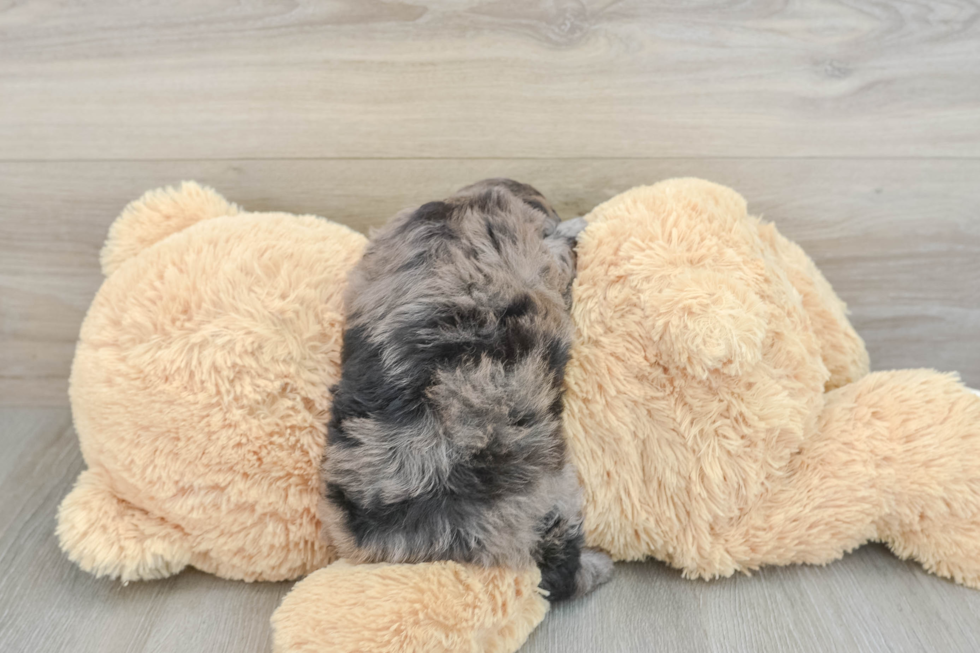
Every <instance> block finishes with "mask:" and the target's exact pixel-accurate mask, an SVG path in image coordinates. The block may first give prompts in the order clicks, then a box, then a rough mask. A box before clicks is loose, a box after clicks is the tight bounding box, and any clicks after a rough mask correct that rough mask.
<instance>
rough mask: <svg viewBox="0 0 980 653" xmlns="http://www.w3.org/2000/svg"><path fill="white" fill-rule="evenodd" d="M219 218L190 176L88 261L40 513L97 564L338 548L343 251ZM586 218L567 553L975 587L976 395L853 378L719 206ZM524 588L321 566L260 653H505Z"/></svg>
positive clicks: (613, 206)
mask: <svg viewBox="0 0 980 653" xmlns="http://www.w3.org/2000/svg"><path fill="white" fill-rule="evenodd" d="M168 197H170V198H171V199H172V200H173V201H168V199H167V198H168ZM151 199H152V201H151ZM231 206H232V205H230V204H228V203H227V202H225V201H224V200H222V199H221V198H220V197H219V196H217V195H216V194H214V193H213V192H211V191H206V190H203V189H197V188H195V187H193V186H185V187H183V188H181V189H179V190H169V191H166V192H164V193H162V194H154V195H149V196H148V199H147V200H146V201H144V202H142V203H136V204H134V205H133V206H132V207H130V208H131V209H132V210H131V211H130V210H128V211H127V212H126V213H125V214H124V216H123V217H121V218H120V220H119V221H117V223H116V225H114V227H113V231H112V236H111V237H110V241H109V242H108V243H107V245H106V250H105V253H104V255H103V262H104V264H105V265H106V266H107V267H106V270H107V272H108V273H109V276H108V278H107V279H106V281H105V283H104V284H103V288H102V289H101V290H100V291H99V294H98V296H97V297H96V299H95V301H94V302H93V304H92V308H91V309H90V311H89V314H88V316H87V317H86V320H85V324H84V325H83V328H82V334H81V338H80V341H79V346H78V351H77V354H76V359H75V363H74V366H73V373H72V386H71V388H72V389H71V399H72V408H73V412H74V416H75V423H76V427H77V430H78V433H79V439H80V440H81V443H82V450H83V454H84V455H85V459H86V462H87V463H88V465H89V469H88V470H86V471H85V472H83V473H82V476H81V477H80V478H79V481H78V483H77V485H76V487H75V489H74V490H73V491H72V492H71V494H69V495H68V497H66V499H65V501H64V502H63V504H62V507H61V510H60V513H59V524H58V535H59V538H60V540H61V544H62V546H63V548H64V549H65V550H66V552H67V554H68V555H69V557H71V559H73V560H75V561H77V562H78V563H79V564H80V565H81V566H82V567H83V568H85V569H87V570H89V571H92V572H94V573H99V574H105V575H109V576H113V577H117V578H121V579H123V580H132V579H138V578H139V579H148V578H157V577H161V576H164V575H168V574H171V573H176V572H177V571H178V570H179V569H181V568H183V567H184V566H185V565H188V564H191V565H194V566H197V567H199V568H202V569H205V570H207V571H211V572H213V573H216V574H219V575H223V576H226V577H230V578H249V579H256V578H269V579H272V578H285V577H298V576H300V575H302V574H305V573H308V572H310V571H311V570H313V569H315V568H317V567H319V566H321V565H323V564H326V563H328V562H329V561H330V560H331V559H332V557H333V552H332V550H331V548H330V546H329V544H328V543H326V542H324V541H322V540H321V539H319V538H318V537H317V531H318V530H319V529H320V526H321V524H320V521H319V519H318V518H317V501H318V500H319V498H320V496H321V493H322V489H323V488H321V487H320V481H319V463H320V461H321V458H322V456H323V447H324V439H325V437H324V436H325V433H324V426H325V423H326V421H327V420H328V419H329V397H330V395H329V392H328V389H329V388H330V387H331V386H332V385H333V384H335V383H336V382H337V381H338V380H339V378H340V343H341V333H342V328H343V324H342V318H341V310H342V301H341V296H342V293H343V290H344V285H345V279H346V275H347V272H348V271H349V270H350V269H351V268H352V267H353V266H354V265H355V263H356V262H357V259H358V257H359V255H360V253H361V250H362V249H363V247H364V245H365V239H364V238H363V237H362V236H359V235H357V234H354V233H353V232H350V231H349V230H347V229H345V228H343V227H339V226H337V225H333V224H331V223H329V222H327V221H324V220H317V219H313V218H301V219H297V218H296V217H295V216H285V215H254V214H247V213H245V214H242V213H239V214H238V215H234V216H231V215H224V216H219V215H216V214H219V213H224V212H226V211H231V209H230V208H221V207H231ZM215 207H217V208H215ZM234 211H238V210H237V209H235V210H234ZM587 217H588V221H589V226H588V227H587V228H586V229H585V231H584V232H583V233H582V235H581V237H580V238H579V244H578V248H577V250H578V272H577V274H578V276H577V279H576V281H575V283H574V284H573V297H574V302H573V308H572V322H573V324H574V327H575V330H576V336H575V339H574V341H575V344H574V345H573V347H572V350H571V360H570V362H569V364H568V366H567V368H566V384H565V385H566V394H565V411H564V422H565V431H566V436H567V438H568V448H569V454H570V456H571V458H572V460H573V461H574V462H575V463H576V465H577V466H578V469H579V473H580V475H581V480H582V482H583V486H584V499H585V504H584V511H585V534H586V540H587V542H588V543H591V544H592V545H593V546H599V547H601V548H603V549H606V550H608V551H610V552H611V553H613V554H614V555H615V557H618V558H621V559H637V558H643V557H647V556H653V557H657V558H660V559H663V560H666V561H667V562H669V563H670V564H673V565H675V566H677V567H679V568H681V569H683V570H684V572H685V574H687V575H688V576H694V577H705V578H707V577H713V576H717V575H725V574H730V573H733V572H735V571H749V570H751V569H754V568H756V567H758V566H760V565H763V564H788V563H794V562H810V563H824V562H827V561H829V560H833V559H835V558H836V557H839V556H840V555H841V554H842V553H843V552H844V551H847V550H849V549H851V548H853V547H855V546H858V545H860V544H861V543H862V542H865V541H868V540H881V541H884V542H887V543H888V545H889V546H890V547H891V548H892V550H894V551H895V552H896V553H897V554H898V555H900V556H903V557H912V558H914V559H916V560H919V561H920V562H921V563H922V564H923V565H924V566H925V567H926V568H927V569H929V570H931V571H933V572H934V573H936V574H939V575H942V576H946V577H949V578H952V579H954V580H956V581H957V582H961V583H964V584H967V585H970V586H973V587H980V550H978V546H980V481H978V480H977V479H978V477H977V474H976V469H977V468H978V466H980V398H978V397H977V396H975V395H973V394H971V393H969V392H968V391H967V390H966V389H965V388H963V386H962V385H960V384H959V383H958V382H957V381H956V379H955V378H953V377H951V376H948V375H943V374H939V373H936V372H932V371H927V370H913V371H898V372H879V373H875V374H867V355H866V353H865V351H864V347H863V344H862V343H861V341H860V338H858V337H857V335H856V334H855V333H854V331H853V329H852V328H851V327H850V325H849V324H848V323H847V320H846V317H845V313H844V307H843V304H841V302H840V301H839V300H838V299H837V298H836V297H835V296H834V295H833V292H832V290H831V289H830V286H829V285H828V284H827V283H826V281H825V280H824V279H823V278H822V277H821V276H820V275H819V272H818V271H817V270H816V268H815V267H814V266H813V264H812V262H810V260H809V259H808V258H807V257H806V255H805V254H803V252H802V251H801V250H800V249H799V248H798V247H796V246H795V245H793V244H792V243H789V242H788V241H786V240H785V239H783V238H782V237H780V236H779V235H778V234H777V233H776V230H775V229H774V228H773V227H772V226H770V225H765V224H763V223H761V222H759V221H758V220H756V219H754V218H751V217H750V216H748V215H747V213H746V209H745V203H744V201H743V200H742V199H741V198H740V197H739V196H738V195H737V194H736V193H734V192H733V191H731V190H728V189H726V188H723V187H720V186H717V185H714V184H710V183H708V182H703V181H698V180H671V181H668V182H663V183H661V184H657V185H655V186H652V187H642V188H637V189H633V190H631V191H628V192H626V193H623V194H622V195H619V196H617V197H616V198H613V199H612V200H610V201H609V202H607V203H605V204H603V205H602V206H600V207H597V208H596V210H595V211H593V213H592V214H590V215H589V216H587ZM161 221H163V222H164V223H166V225H160V224H159V223H160V222H161ZM325 253H326V254H325ZM532 573H533V575H529V574H532ZM491 580H492V581H493V582H494V583H498V584H496V585H494V584H492V583H491ZM538 582H539V581H538V577H537V572H536V571H535V570H534V569H533V567H532V568H530V569H529V570H524V571H522V572H514V571H510V570H505V569H497V570H490V571H488V570H485V569H481V568H479V567H476V566H471V565H459V564H456V563H432V564H423V565H379V566H373V565H372V566H370V567H366V568H362V567H361V566H356V565H340V566H336V565H331V566H329V567H327V568H326V569H324V570H321V571H319V572H317V573H315V574H313V575H312V576H310V577H309V578H308V579H306V580H305V581H303V582H301V583H299V584H298V585H297V586H296V587H295V589H294V590H293V592H292V593H291V594H290V596H289V597H287V599H286V600H285V601H284V602H283V605H282V607H281V608H280V609H279V611H278V612H277V614H276V617H275V625H276V643H277V647H278V650H279V651H280V652H283V651H323V650H329V651H340V652H342V653H343V652H351V653H352V652H354V651H369V650H372V648H371V647H374V650H381V651H384V650H400V651H405V652H408V653H411V652H414V651H417V652H420V653H421V652H423V651H432V650H440V649H438V646H440V645H441V644H443V643H444V644H445V646H444V648H443V649H441V650H462V651H473V652H474V653H476V652H480V651H514V650H516V649H517V648H518V647H519V645H520V644H521V643H522V642H523V641H524V639H525V638H526V637H527V635H528V633H529V632H530V631H531V629H532V628H533V627H534V626H535V625H536V624H537V622H538V621H540V619H541V618H542V616H543V614H544V612H545V610H546V609H547V602H546V601H545V600H544V598H543V597H542V596H541V595H539V594H538V593H537V592H536V591H534V588H535V587H536V585H537V583H538ZM368 587H370V593H369V594H364V593H362V591H364V590H366V589H367V588H368ZM518 587H520V588H521V589H520V592H519V593H518V591H517V589H516V588H518ZM488 588H489V589H488ZM430 589H431V592H430ZM443 596H445V597H446V598H447V599H448V603H443V602H441V601H439V600H437V599H439V598H440V597H443ZM487 596H492V597H493V598H492V600H490V601H489V602H488V603H483V602H481V601H482V599H483V598H486V597H487ZM365 597H367V598H365ZM423 597H427V598H423ZM596 598H597V599H600V598H601V590H600V593H599V594H598V595H597V597H596ZM429 605H433V606H438V610H434V611H433V610H429V609H428V608H427V606H429ZM321 607H322V609H321ZM457 607H460V608H462V609H459V610H457V609H456V608H457ZM399 624H405V628H404V631H402V632H401V633H400V634H399V633H398V632H397V629H398V627H399ZM399 638H400V639H399ZM384 646H388V648H387V649H385V648H383V647H384ZM467 647H468V648H467Z"/></svg>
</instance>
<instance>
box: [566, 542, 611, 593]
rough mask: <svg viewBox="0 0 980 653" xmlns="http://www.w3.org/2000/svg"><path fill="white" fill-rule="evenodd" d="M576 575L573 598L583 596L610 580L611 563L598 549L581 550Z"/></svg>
mask: <svg viewBox="0 0 980 653" xmlns="http://www.w3.org/2000/svg"><path fill="white" fill-rule="evenodd" d="M580 565H581V566H580V567H579V570H578V574H576V576H575V596H576V597H578V596H585V595H586V594H588V593H589V592H591V591H592V590H594V589H595V588H597V587H599V586H600V585H602V584H603V583H605V582H607V581H608V580H609V579H610V578H612V573H613V561H612V558H610V557H609V556H608V555H606V554H605V553H603V552H602V551H599V550H598V549H582V558H581V562H580Z"/></svg>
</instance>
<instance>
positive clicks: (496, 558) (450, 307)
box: [324, 179, 612, 601]
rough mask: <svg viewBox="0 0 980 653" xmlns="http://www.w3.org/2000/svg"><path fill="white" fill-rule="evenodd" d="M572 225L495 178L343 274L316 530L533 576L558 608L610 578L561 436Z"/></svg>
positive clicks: (440, 207)
mask: <svg viewBox="0 0 980 653" xmlns="http://www.w3.org/2000/svg"><path fill="white" fill-rule="evenodd" d="M582 227H584V222H583V221H581V220H572V221H569V222H565V223H560V222H559V218H558V216H557V214H556V213H555V212H554V210H553V209H552V208H551V206H550V205H549V204H548V202H547V201H546V200H545V199H544V197H542V196H541V194H540V193H538V192H537V191H536V190H535V189H533V188H532V187H530V186H526V185H524V184H519V183H517V182H514V181H511V180H506V179H491V180H486V181H483V182H479V183H477V184H474V185H473V186H469V187H466V188H464V189H462V190H461V191H459V193H457V194H456V195H454V196H452V197H450V198H449V199H447V200H445V201H442V202H430V203H428V204H425V205H423V206H421V207H419V208H418V209H416V210H414V211H406V212H402V213H400V214H398V215H396V216H395V217H394V218H393V219H392V220H391V222H390V223H389V224H388V225H387V226H386V227H385V228H383V229H382V230H381V231H380V232H378V233H377V234H376V235H375V236H374V238H373V240H372V242H371V243H370V245H369V246H368V248H367V251H366V252H365V254H364V257H363V259H362V260H361V262H360V263H359V264H358V266H357V267H356V268H355V270H354V271H353V272H352V274H351V277H350V281H349V289H348V294H347V298H346V302H347V325H346V329H345V331H344V344H343V362H342V371H341V380H340V383H339V385H338V386H337V387H336V388H335V392H334V400H333V409H332V419H331V421H330V424H329V429H328V444H327V451H326V457H325V463H324V473H325V475H326V478H327V479H329V482H328V483H327V486H326V507H327V509H326V517H327V519H326V525H327V526H326V527H327V529H328V531H329V534H330V536H331V538H332V540H333V541H334V543H335V545H336V546H337V547H338V549H339V550H340V553H341V554H342V555H345V556H347V557H352V558H356V559H360V560H366V561H388V562H428V561H435V560H455V561H459V562H469V563H475V564H479V565H485V566H493V565H507V566H512V567H522V566H527V565H529V564H537V565H538V566H539V567H540V569H541V572H542V581H541V584H542V587H543V588H544V589H546V590H548V592H549V599H550V600H552V601H558V600H562V599H565V598H569V597H571V596H575V595H581V594H584V593H586V592H588V591H590V590H591V589H592V588H593V587H595V586H596V585H598V584H600V583H602V582H604V581H605V580H606V579H608V577H609V575H610V573H611V569H612V565H611V562H610V560H609V558H608V557H607V556H605V555H604V554H602V553H599V552H596V551H590V550H585V551H584V552H583V550H582V543H583V535H582V518H581V499H580V490H579V487H578V480H577V475H576V473H575V470H574V469H573V468H572V467H571V465H570V464H569V463H568V461H567V456H566V451H565V441H564V437H563V433H562V421H561V413H562V393H563V390H562V385H563V377H564V370H565V364H566V361H567V359H568V351H569V347H570V344H571V323H570V320H569V317H568V308H569V301H570V285H571V282H572V278H573V275H574V270H575V253H574V244H575V236H576V235H577V234H578V232H579V231H580V230H581V229H582Z"/></svg>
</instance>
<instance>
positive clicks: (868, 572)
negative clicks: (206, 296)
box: [0, 409, 980, 653]
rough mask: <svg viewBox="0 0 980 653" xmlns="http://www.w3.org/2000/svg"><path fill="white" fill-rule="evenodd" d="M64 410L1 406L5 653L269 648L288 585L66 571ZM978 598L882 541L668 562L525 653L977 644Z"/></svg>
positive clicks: (605, 596) (0, 626) (68, 432)
mask: <svg viewBox="0 0 980 653" xmlns="http://www.w3.org/2000/svg"><path fill="white" fill-rule="evenodd" d="M68 423H69V415H68V411H66V410H64V409H0V438H2V443H3V445H4V447H5V449H4V451H8V450H9V449H7V447H8V446H9V445H11V444H16V442H18V441H20V445H21V452H20V454H19V455H18V456H17V459H16V463H15V464H14V465H13V466H10V465H7V466H6V467H5V468H4V469H3V470H0V494H2V496H4V497H5V500H4V502H3V503H2V504H0V650H4V651H45V652H51V653H59V652H62V651H64V652H68V651H71V652H72V653H88V652H92V653H95V652H98V653H103V652H105V653H131V652H135V653H141V652H147V653H149V652H153V653H177V652H181V653H183V652H185V651H216V652H226V651H227V652H229V653H231V652H235V653H250V652H253V651H255V652H264V651H268V650H269V647H270V641H271V640H270V638H271V631H270V628H269V621H268V619H269V616H271V614H272V611H273V610H274V609H275V607H276V606H277V605H278V603H279V601H280V600H281V597H282V596H284V595H285V593H286V592H287V591H288V590H289V588H290V584H289V583H254V584H247V583H237V582H231V581H223V580H220V579H217V578H213V577H211V576H207V575H205V574H202V573H199V572H196V571H188V572H185V573H182V574H180V575H178V576H177V577H174V578H171V579H168V580H164V581H157V582H150V583H132V584H130V585H128V586H122V585H120V584H118V583H114V582H111V581H105V580H98V579H95V578H93V577H91V576H89V575H87V574H85V573H83V572H81V571H79V570H78V569H76V568H75V567H74V566H73V565H72V564H71V563H69V562H68V561H67V560H66V559H65V558H64V557H63V556H62V554H61V552H60V551H59V550H58V548H57V544H56V541H55V539H54V535H53V525H54V511H55V509H56V507H57V504H58V503H59V502H60V500H61V498H62V496H63V495H64V494H65V493H66V492H67V491H68V489H69V488H70V486H71V483H72V482H73V480H74V477H75V475H76V474H77V473H78V471H80V469H81V467H82V464H81V459H80V454H79V452H78V448H77V444H76V441H75V435H74V432H73V431H72V429H71V428H70V427H69V425H68ZM978 618H980V592H977V591H975V590H970V589H967V588H964V587H960V586H958V585H955V584H953V583H950V582H947V581H944V580H941V579H938V578H936V577H934V576H930V575H928V574H926V573H925V572H924V571H922V569H921V568H920V567H919V566H918V565H917V564H915V563H911V562H903V561H900V560H898V559H897V558H895V557H894V556H892V555H891V554H890V553H889V552H888V551H887V550H886V549H885V548H884V547H882V546H866V547H863V548H861V549H859V550H858V551H857V552H856V553H853V554H851V555H848V556H845V557H844V558H843V559H842V560H840V561H837V562H834V563H832V564H830V565H827V566H825V567H809V566H791V567H783V568H768V569H764V570H762V571H761V572H758V573H756V574H755V575H753V576H751V577H746V576H736V577H733V578H729V579H721V580H717V581H712V582H703V581H687V580H684V579H682V578H681V577H680V574H679V573H678V572H676V571H674V570H672V569H669V568H667V567H666V566H664V565H662V564H659V563H655V562H648V563H632V564H620V565H617V567H616V574H615V577H614V579H613V581H612V582H611V583H610V584H608V585H606V586H605V587H603V588H601V589H600V590H598V591H597V592H596V593H594V594H593V595H591V596H589V597H586V598H585V599H582V600H579V601H574V602H570V603H567V604H564V605H561V606H558V607H557V608H555V609H553V610H552V611H551V613H550V614H549V615H548V616H547V617H546V618H545V621H544V622H543V623H542V624H541V626H539V628H538V629H537V630H536V631H535V632H534V633H532V635H531V637H530V639H529V641H528V643H527V645H526V646H525V647H524V648H523V649H522V653H549V652H552V651H554V652H561V653H578V652H582V653H593V652H594V651H618V652H622V653H634V652H635V653H646V652H648V651H652V650H655V651H663V652H664V653H671V652H675V651H676V652H685V653H687V652H698V653H701V652H704V653H709V652H710V653H715V652H717V653H723V652H727V651H745V652H750V651H751V652H763V653H764V652H774V653H775V652H781V651H794V652H800V653H809V652H811V651H812V652H814V653H822V652H824V651H829V650H834V651H852V650H853V651H858V650H860V651H869V652H871V653H879V652H880V653H885V652H898V653H902V652H906V651H907V652H909V653H912V652H918V651H973V650H980V627H978V626H977V623H980V621H978Z"/></svg>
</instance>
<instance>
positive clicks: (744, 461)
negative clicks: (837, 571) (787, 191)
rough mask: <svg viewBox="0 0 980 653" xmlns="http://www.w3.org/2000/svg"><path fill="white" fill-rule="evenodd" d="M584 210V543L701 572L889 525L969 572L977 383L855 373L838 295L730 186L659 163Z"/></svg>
mask: <svg viewBox="0 0 980 653" xmlns="http://www.w3.org/2000/svg"><path fill="white" fill-rule="evenodd" d="M587 219H588V221H589V227H588V229H586V231H585V232H584V233H583V234H582V236H581V237H580V239H579V245H578V257H579V259H578V277H577V279H576V282H575V285H574V301H573V309H572V311H573V321H574V322H575V325H576V327H577V330H578V331H577V337H576V341H575V345H574V347H573V350H572V360H571V362H570V363H569V366H568V370H567V376H566V378H567V396H566V418H565V422H566V433H567V434H568V437H569V449H570V451H571V453H572V458H573V460H574V461H575V463H576V465H577V466H578V469H579V470H580V473H581V474H582V477H583V482H584V486H585V488H586V533H587V542H588V543H589V544H590V545H591V546H596V547H599V548H602V549H605V550H607V551H609V552H610V553H612V555H613V557H614V558H616V559H620V560H637V559H642V558H645V557H648V556H653V557H655V558H658V559H660V560H664V561H666V562H668V563H670V564H671V565H674V566H676V567H678V568H680V569H682V570H683V571H684V574H685V575H686V576H688V577H701V578H712V577H715V576H728V575H730V574H732V573H733V572H735V571H750V570H752V569H756V568H758V567H760V566H761V565H771V564H789V563H798V562H809V563H826V562H829V561H831V560H834V559H836V558H839V557H840V556H841V555H842V554H843V553H844V552H846V551H849V550H851V549H853V548H854V547H856V546H859V545H860V544H862V543H864V542H867V541H870V540H880V541H884V542H886V543H888V545H889V546H890V547H891V548H892V549H893V550H894V551H896V552H897V553H899V554H900V555H902V556H911V557H914V558H916V559H918V560H919V561H921V562H922V563H923V564H924V565H925V566H926V568H928V569H930V570H931V571H934V572H935V573H938V574H940V575H943V576H948V577H952V578H954V579H955V580H957V581H958V582H962V583H965V584H968V585H972V586H978V585H980V476H978V475H977V473H976V469H977V466H978V464H980V401H978V399H977V397H975V396H974V395H972V394H971V393H969V392H968V391H967V390H966V389H965V388H963V387H962V386H961V385H959V384H958V383H956V382H955V380H953V379H952V378H950V377H948V376H945V375H941V374H938V373H935V372H931V371H905V372H886V373H878V374H872V375H869V376H865V374H866V372H867V355H866V354H865V353H864V349H863V345H862V344H861V341H860V339H859V338H858V336H857V335H856V334H855V333H854V331H853V329H852V328H851V326H850V325H849V324H848V323H847V321H846V319H845V316H844V307H843V304H841V302H840V300H838V299H837V298H836V297H835V296H834V295H833V293H832V292H831V290H830V286H829V285H828V284H827V283H826V281H825V280H824V279H823V277H822V276H820V275H819V273H818V272H817V271H816V268H815V267H814V266H813V264H812V263H811V262H810V261H809V260H808V259H807V258H806V256H805V255H804V254H803V253H802V251H801V250H800V249H799V248H798V247H796V246H794V245H792V244H791V243H788V242H787V241H785V240H784V239H783V238H782V237H780V236H779V235H778V234H777V233H776V231H775V229H774V228H773V227H772V226H771V225H765V224H762V223H761V222H760V221H758V220H757V219H755V218H751V217H749V216H748V214H747V213H746V207H745V201H744V200H743V199H742V198H741V197H740V196H739V195H738V194H737V193H735V192H734V191H732V190H730V189H727V188H724V187H722V186H718V185H715V184H710V183H708V182H703V181H699V180H687V179H681V180H672V181H667V182H663V183H660V184H656V185H655V186H649V187H643V188H636V189H633V190H631V191H629V192H628V193H624V194H622V195H619V196H617V197H615V198H613V199H611V200H609V201H608V202H606V203H605V204H602V205H601V206H599V207H597V208H596V209H595V210H593V211H592V213H590V214H589V216H587ZM837 386H839V387H838V389H836V390H834V391H832V392H830V393H827V394H824V390H825V389H827V388H834V387H837ZM640 507H642V509H640Z"/></svg>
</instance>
